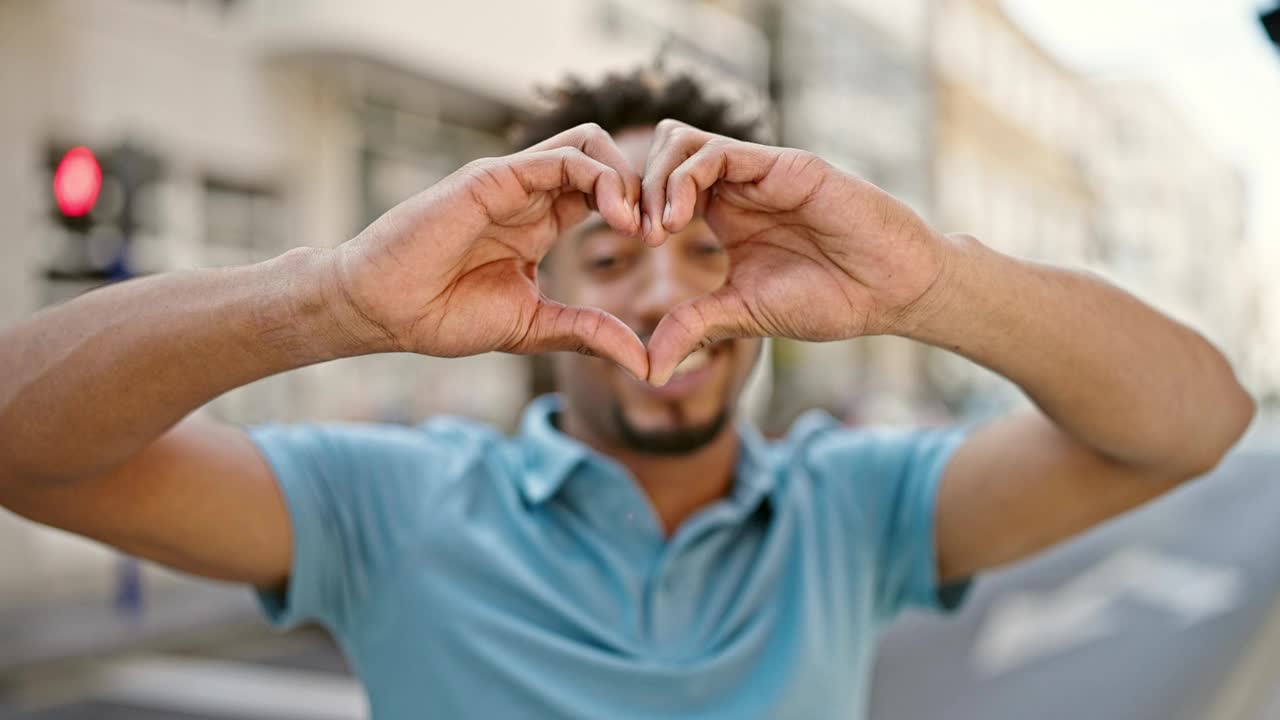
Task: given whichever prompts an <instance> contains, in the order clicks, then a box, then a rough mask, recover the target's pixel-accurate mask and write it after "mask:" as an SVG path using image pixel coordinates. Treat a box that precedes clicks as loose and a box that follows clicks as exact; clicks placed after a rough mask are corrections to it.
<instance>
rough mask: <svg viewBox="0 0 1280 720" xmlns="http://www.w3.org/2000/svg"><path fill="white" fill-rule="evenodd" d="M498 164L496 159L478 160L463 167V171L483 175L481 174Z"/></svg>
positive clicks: (485, 158)
mask: <svg viewBox="0 0 1280 720" xmlns="http://www.w3.org/2000/svg"><path fill="white" fill-rule="evenodd" d="M496 162H497V159H496V158H491V157H481V158H476V159H475V160H472V161H470V162H468V163H467V164H466V165H463V166H462V171H463V172H464V173H467V174H476V173H481V172H484V171H485V170H486V169H488V168H489V167H491V166H492V165H493V164H494V163H496Z"/></svg>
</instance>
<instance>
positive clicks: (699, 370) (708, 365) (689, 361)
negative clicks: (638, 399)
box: [640, 342, 729, 400]
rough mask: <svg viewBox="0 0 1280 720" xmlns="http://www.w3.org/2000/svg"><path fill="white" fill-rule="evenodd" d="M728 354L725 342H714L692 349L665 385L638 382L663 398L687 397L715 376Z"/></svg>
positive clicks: (656, 395)
mask: <svg viewBox="0 0 1280 720" xmlns="http://www.w3.org/2000/svg"><path fill="white" fill-rule="evenodd" d="M728 354H729V344H728V343H727V342H718V343H714V344H712V345H710V346H708V347H705V348H702V349H701V350H697V351H694V352H693V353H691V354H690V355H689V357H686V358H685V359H684V360H681V361H680V364H679V365H677V366H676V369H675V372H674V373H673V374H672V375H671V379H670V380H668V381H667V384H666V385H663V386H662V387H653V386H652V385H650V384H648V383H644V382H641V383H640V384H641V385H643V386H644V388H645V390H646V391H647V392H648V393H649V394H650V395H652V396H653V397H657V398H661V399H663V400H679V399H681V398H685V397H688V396H690V395H693V394H694V393H695V392H697V391H699V390H701V389H702V388H703V387H704V386H706V385H707V384H708V383H710V382H711V381H712V380H713V379H714V378H715V376H716V371H717V370H718V369H719V367H720V366H721V365H723V364H724V363H725V362H727V361H728Z"/></svg>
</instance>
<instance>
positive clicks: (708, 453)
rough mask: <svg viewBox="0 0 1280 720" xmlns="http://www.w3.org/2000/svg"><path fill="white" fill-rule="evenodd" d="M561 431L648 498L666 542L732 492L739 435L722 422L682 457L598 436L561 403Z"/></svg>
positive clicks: (590, 425)
mask: <svg viewBox="0 0 1280 720" xmlns="http://www.w3.org/2000/svg"><path fill="white" fill-rule="evenodd" d="M562 410H563V411H562V413H561V428H560V429H561V431H562V432H564V434H566V435H568V436H569V437H572V438H574V439H576V440H578V441H579V442H582V443H585V444H586V445H588V446H590V447H591V448H593V449H594V450H596V451H597V452H600V453H602V454H604V455H608V456H609V457H611V458H613V459H614V460H615V461H617V462H618V463H620V464H621V465H622V466H623V467H625V468H626V469H627V470H628V471H629V472H630V473H631V476H632V477H634V478H635V480H636V483H637V484H638V485H639V486H640V488H641V490H643V491H644V494H645V495H646V496H648V498H649V503H650V504H651V505H652V506H653V510H654V512H655V513H656V514H657V516H658V520H659V521H660V522H661V523H662V530H663V532H664V533H665V534H666V535H667V536H668V537H670V536H671V535H672V534H673V533H674V532H675V530H676V528H678V527H680V524H681V523H683V522H684V521H685V519H687V518H688V517H689V516H691V515H693V514H694V513H696V512H697V511H698V510H701V509H702V508H704V507H706V506H707V505H710V504H711V503H713V502H715V501H717V500H719V499H721V498H723V497H725V496H726V495H728V494H729V492H730V490H731V489H732V488H733V480H734V478H733V470H734V467H735V465H736V463H737V459H738V449H739V448H738V445H739V441H738V433H737V432H735V431H734V428H733V423H731V422H730V423H725V427H724V429H722V430H721V431H720V434H719V435H716V437H715V438H714V439H713V440H712V441H711V442H709V443H707V444H706V445H704V446H702V447H701V448H698V449H697V450H695V451H693V452H690V453H686V454H683V455H652V454H648V453H641V452H636V451H635V450H631V449H629V448H626V447H622V446H621V445H620V444H619V443H618V442H617V441H616V440H613V441H610V440H608V439H606V438H603V437H601V433H599V432H598V431H596V430H594V429H593V428H592V424H591V423H589V422H587V421H586V420H585V419H584V418H583V417H582V416H581V415H579V414H578V413H576V412H573V410H572V408H571V407H570V405H569V403H568V401H567V400H566V402H565V405H564V407H563V408H562Z"/></svg>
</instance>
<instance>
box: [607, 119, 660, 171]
mask: <svg viewBox="0 0 1280 720" xmlns="http://www.w3.org/2000/svg"><path fill="white" fill-rule="evenodd" d="M613 142H614V144H615V145H617V146H618V149H619V150H621V151H622V155H623V157H625V158H626V159H627V162H629V163H631V167H632V168H634V169H635V171H636V172H637V173H640V174H641V175H643V174H644V162H645V159H647V158H648V157H649V146H650V145H651V144H653V127H652V126H637V127H629V128H623V129H622V130H619V131H617V132H615V133H613Z"/></svg>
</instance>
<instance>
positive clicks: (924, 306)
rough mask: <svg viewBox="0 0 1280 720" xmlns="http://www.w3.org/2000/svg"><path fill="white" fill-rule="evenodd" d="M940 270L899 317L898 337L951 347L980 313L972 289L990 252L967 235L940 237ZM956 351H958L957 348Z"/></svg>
mask: <svg viewBox="0 0 1280 720" xmlns="http://www.w3.org/2000/svg"><path fill="white" fill-rule="evenodd" d="M938 238H939V239H938V247H939V248H940V253H939V258H940V260H939V268H938V273H937V275H936V276H935V277H934V280H933V282H932V283H930V284H929V287H928V288H926V289H925V291H924V292H923V293H921V295H920V297H918V298H917V299H916V300H915V301H914V302H912V303H911V305H910V306H908V307H907V308H906V309H905V310H904V311H903V312H902V314H901V315H900V316H899V317H898V320H897V322H895V324H894V328H893V333H892V334H894V335H900V336H902V337H906V338H910V339H912V340H917V341H920V342H924V343H928V344H930V345H936V346H939V347H949V346H952V345H954V343H953V341H952V340H951V338H952V337H953V336H954V335H955V334H956V332H957V331H962V330H961V328H960V327H959V325H960V324H962V322H961V321H962V320H963V319H964V316H965V315H967V314H971V313H973V312H975V311H976V310H977V308H976V307H975V306H974V299H975V298H974V295H973V292H972V287H971V286H972V285H973V284H974V283H975V282H977V281H975V275H976V269H977V267H978V266H979V264H980V263H981V262H982V256H983V255H984V254H986V253H989V252H990V250H989V249H988V248H987V247H986V246H984V245H983V244H982V243H981V242H979V241H978V239H977V238H975V237H973V236H972V235H967V234H964V233H952V234H945V235H944V234H939V236H938ZM953 349H954V348H953Z"/></svg>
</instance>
